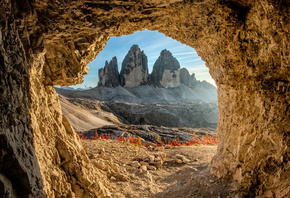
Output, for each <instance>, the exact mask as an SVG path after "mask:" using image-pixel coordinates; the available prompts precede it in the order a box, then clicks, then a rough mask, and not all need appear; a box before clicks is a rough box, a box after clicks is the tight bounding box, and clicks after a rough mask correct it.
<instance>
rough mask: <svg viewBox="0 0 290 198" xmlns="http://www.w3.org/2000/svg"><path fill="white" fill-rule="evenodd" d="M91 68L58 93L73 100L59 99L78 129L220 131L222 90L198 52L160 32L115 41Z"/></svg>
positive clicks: (139, 33)
mask: <svg viewBox="0 0 290 198" xmlns="http://www.w3.org/2000/svg"><path fill="white" fill-rule="evenodd" d="M89 67H90V72H89V73H88V74H87V75H86V76H85V77H84V82H83V83H82V84H79V85H75V86H69V87H63V88H62V89H57V92H58V93H59V94H60V95H62V96H65V97H67V98H70V99H67V98H65V97H60V101H61V106H62V110H63V113H64V115H65V116H66V117H67V118H68V120H69V121H70V122H71V124H72V126H73V128H74V129H75V130H76V131H88V130H90V129H92V128H97V127H102V126H105V125H111V124H113V125H115V124H117V125H118V124H121V123H122V124H134V125H153V126H164V127H189V128H204V130H201V131H203V132H202V133H206V130H207V131H208V132H209V131H210V134H213V133H214V132H215V130H216V127H217V122H218V107H217V90H216V87H215V83H214V81H213V79H212V78H211V76H210V75H209V72H208V68H207V67H206V66H205V62H203V61H202V60H201V58H200V57H199V56H198V55H197V53H196V51H195V50H194V49H193V48H191V47H189V46H186V45H184V44H181V43H180V42H178V41H176V40H174V39H172V38H169V37H166V36H165V35H164V34H161V33H159V32H157V31H149V30H144V31H137V32H135V33H134V34H131V35H124V36H121V37H111V38H110V40H109V41H108V42H107V45H106V46H105V47H104V49H103V50H102V51H101V52H100V53H99V54H98V56H97V57H96V58H95V59H94V60H93V61H92V62H91V63H89ZM209 82H210V83H212V84H210V83H209ZM72 98H82V99H90V100H88V101H87V103H88V104H85V102H84V101H80V100H74V99H72ZM73 100H74V101H73ZM93 101H94V102H93ZM101 101H102V102H101ZM72 102H73V104H71V103H72ZM156 106H158V108H156ZM75 109H78V110H77V111H76V110H75ZM86 109H90V111H91V112H86ZM187 137H190V138H192V136H188V135H184V137H182V138H183V141H186V138H187Z"/></svg>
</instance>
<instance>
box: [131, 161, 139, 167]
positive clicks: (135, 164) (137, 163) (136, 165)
mask: <svg viewBox="0 0 290 198" xmlns="http://www.w3.org/2000/svg"><path fill="white" fill-rule="evenodd" d="M131 166H132V167H134V168H139V167H140V166H141V164H140V163H139V162H137V161H134V162H132V164H131Z"/></svg>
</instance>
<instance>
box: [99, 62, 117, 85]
mask: <svg viewBox="0 0 290 198" xmlns="http://www.w3.org/2000/svg"><path fill="white" fill-rule="evenodd" d="M119 85H120V80H119V71H118V62H117V58H116V57H113V59H112V60H111V61H110V63H108V62H107V61H106V63H105V67H104V68H101V69H99V83H98V86H104V87H117V86H119Z"/></svg>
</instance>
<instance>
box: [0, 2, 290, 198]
mask: <svg viewBox="0 0 290 198" xmlns="http://www.w3.org/2000/svg"><path fill="white" fill-rule="evenodd" d="M0 4H1V10H0V13H1V14H0V17H1V18H0V22H1V29H0V31H1V32H0V52H1V53H0V64H1V70H0V72H1V73H0V76H1V88H0V89H1V96H2V97H1V99H0V101H1V106H0V107H1V111H0V115H1V118H3V119H1V121H0V123H1V129H0V142H1V144H0V148H1V153H0V160H1V161H0V162H1V163H0V164H1V165H0V195H3V196H4V197H5V196H6V197H19V196H23V197H25V196H26V197H28V196H34V197H44V196H48V197H61V196H64V197H65V196H69V197H97V196H99V197H109V196H110V193H109V191H108V190H107V189H108V188H107V182H106V179H105V177H104V176H103V175H102V174H101V173H100V172H99V171H98V170H97V169H96V168H94V167H93V166H92V164H90V162H89V160H88V158H87V156H86V155H85V152H84V150H83V148H82V147H81V145H80V143H79V141H78V139H77V136H76V135H75V133H74V132H73V130H72V128H71V126H70V124H69V123H68V121H67V120H66V118H65V117H64V116H63V115H62V114H61V110H60V105H59V101H58V96H57V94H56V93H55V91H54V88H53V87H52V86H53V85H71V84H76V83H81V82H82V81H83V75H84V74H86V73H87V72H88V66H87V64H88V63H89V62H90V61H91V60H93V59H94V58H95V57H96V55H97V54H98V53H99V52H100V51H101V50H102V49H103V47H104V46H105V45H106V42H107V40H108V39H109V37H110V36H120V35H124V34H130V33H133V32H135V31H137V30H143V29H144V28H147V29H150V30H158V31H159V32H162V33H164V34H165V35H167V36H170V37H172V38H174V39H176V40H178V41H180V42H182V43H185V44H187V45H189V46H191V47H194V48H195V49H196V51H197V53H198V54H199V55H200V56H201V57H202V59H203V60H204V61H206V64H207V66H208V67H209V69H210V74H211V76H212V77H213V78H214V80H215V81H216V84H217V86H218V97H219V124H218V133H219V140H220V143H219V145H218V153H217V155H216V156H215V158H214V159H213V161H212V164H211V172H212V174H214V175H217V176H218V177H222V178H230V179H234V180H237V181H238V182H239V184H240V185H241V188H242V189H243V190H245V191H246V192H248V193H249V194H250V195H260V196H265V197H272V196H276V197H283V196H285V197H286V196H287V195H289V192H290V189H289V188H290V187H289V186H290V182H289V178H288V177H287V176H288V175H289V174H290V173H289V172H290V170H289V167H290V162H289V159H290V154H289V153H290V152H289V144H290V140H289V123H290V114H289V101H290V96H289V89H290V88H289V81H290V75H289V71H290V69H289V65H290V60H289V59H290V58H289V56H290V55H289V53H290V46H289V42H288V41H289V40H290V33H289V31H290V27H289V24H290V23H289V21H290V18H289V11H288V10H289V3H288V2H287V1H279V2H276V1H271V0H268V1H266V0H263V1H259V2H256V1H251V0H248V1H246V0H244V1H234V0H232V1H226V0H224V1H208V0H199V1H181V0H168V1H153V0H144V1H138V2H136V1H105V2H104V1H65V0H58V1H46V0H44V1H39V0H34V1H29V0H21V1H20V0H18V1H8V0H3V1H2V2H1V3H0ZM217 38H218V39H217ZM11 167H19V168H18V169H17V170H14V169H11ZM15 175H20V177H19V178H21V179H19V180H15V179H13V178H15V177H14V176H15ZM20 189H25V190H24V191H21V190H20ZM1 193H2V194H1ZM21 193H22V194H21Z"/></svg>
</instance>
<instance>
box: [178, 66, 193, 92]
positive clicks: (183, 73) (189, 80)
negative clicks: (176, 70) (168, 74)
mask: <svg viewBox="0 0 290 198" xmlns="http://www.w3.org/2000/svg"><path fill="white" fill-rule="evenodd" d="M180 82H181V83H183V84H184V85H186V86H188V87H191V88H194V87H195V85H196V78H195V74H194V73H193V74H191V75H190V74H189V72H188V70H187V69H186V68H181V69H180Z"/></svg>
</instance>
